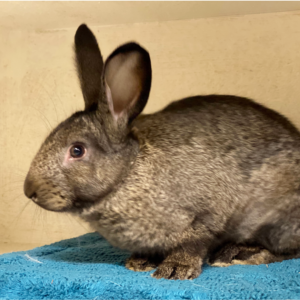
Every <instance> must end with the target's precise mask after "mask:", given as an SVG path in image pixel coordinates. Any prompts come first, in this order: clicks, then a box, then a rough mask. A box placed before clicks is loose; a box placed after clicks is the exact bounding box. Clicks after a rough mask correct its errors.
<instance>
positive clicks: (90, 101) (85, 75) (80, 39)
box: [75, 24, 103, 110]
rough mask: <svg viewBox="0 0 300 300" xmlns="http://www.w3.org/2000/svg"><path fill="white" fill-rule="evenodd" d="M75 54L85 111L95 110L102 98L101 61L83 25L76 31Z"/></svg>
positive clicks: (86, 28) (92, 37) (91, 35)
mask: <svg viewBox="0 0 300 300" xmlns="http://www.w3.org/2000/svg"><path fill="white" fill-rule="evenodd" d="M75 53H76V62H77V71H78V77H79V80H80V84H81V90H82V93H83V97H84V102H85V110H94V109H97V107H98V104H99V102H100V101H101V97H102V92H101V87H102V79H101V78H102V71H103V59H102V56H101V52H100V49H99V47H98V43H97V40H96V38H95V36H94V35H93V33H92V32H91V30H90V29H89V28H88V27H87V26H86V25H85V24H82V25H80V26H79V27H78V29H77V31H76V34H75Z"/></svg>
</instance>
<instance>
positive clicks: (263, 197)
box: [24, 25, 300, 279]
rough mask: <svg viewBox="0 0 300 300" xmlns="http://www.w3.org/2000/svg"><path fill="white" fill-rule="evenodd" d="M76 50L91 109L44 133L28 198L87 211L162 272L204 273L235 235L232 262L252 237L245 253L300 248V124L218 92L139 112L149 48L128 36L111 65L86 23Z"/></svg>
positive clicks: (279, 254) (140, 264)
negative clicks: (151, 111)
mask: <svg viewBox="0 0 300 300" xmlns="http://www.w3.org/2000/svg"><path fill="white" fill-rule="evenodd" d="M75 51H76V58H77V67H78V74H79V78H80V83H81V89H82V93H83V97H84V101H85V110H84V111H80V112H77V113H75V114H74V115H72V116H71V117H70V118H68V119H67V120H66V121H64V122H62V123H61V124H60V125H58V127H57V128H56V129H55V130H54V131H53V132H52V133H51V134H50V135H49V136H48V137H47V139H46V140H45V142H44V143H43V145H42V146H41V148H40V150H39V152H38V153H37V155H36V157H35V158H34V160H33V162H32V165H31V168H30V170H29V173H28V175H27V178H26V181H25V185H24V191H25V194H26V196H27V197H29V198H31V199H32V200H33V201H34V202H35V203H36V204H38V205H39V206H41V207H43V208H45V209H47V210H52V211H60V212H68V213H72V214H76V215H79V216H80V217H81V218H82V219H83V220H85V221H87V222H89V223H90V224H91V225H92V226H93V228H94V229H95V230H97V231H98V232H99V233H100V234H101V235H102V236H103V237H104V238H106V239H107V240H108V241H109V242H110V243H111V244H112V245H114V246H116V247H120V248H123V249H127V250H129V251H131V252H132V257H131V258H130V259H128V261H127V263H126V266H127V268H129V269H132V270H136V271H145V270H150V269H152V268H157V269H156V271H155V272H154V273H153V276H154V277H156V278H169V279H192V278H196V277H197V276H199V274H200V273H201V266H202V264H203V262H204V261H205V259H207V258H210V257H213V256H212V254H213V253H215V252H216V250H217V249H219V248H220V247H223V245H225V244H226V243H233V248H232V246H230V247H229V248H226V247H225V248H223V250H224V249H225V250H226V249H227V250H228V249H229V252H228V251H227V252H226V251H225V252H226V253H227V254H228V253H229V255H227V256H226V255H225V256H224V251H223V252H222V250H221V254H219V258H218V257H217V258H214V259H215V260H218V259H219V260H220V259H221V260H222V259H223V260H224V261H225V262H226V264H231V263H234V261H233V260H234V258H235V257H236V255H238V253H240V252H243V251H244V250H243V249H245V248H243V247H245V245H254V246H255V247H254V248H255V249H259V250H257V251H256V250H255V251H252V250H253V249H252V250H251V249H250V248H249V249H250V250H249V251H250V252H249V251H248V252H249V253H250V255H248V256H247V255H246V256H245V255H242V256H243V257H244V259H245V257H246V259H245V260H244V263H266V262H272V261H277V260H281V259H285V258H293V257H297V250H298V249H299V247H300V235H299V233H300V134H299V132H298V130H297V129H296V128H295V127H294V126H293V125H292V124H291V123H290V122H289V121H288V120H287V119H286V118H284V117H283V116H281V115H279V114H278V113H276V112H275V111H273V110H270V109H267V108H265V107H263V106H261V105H259V104H257V103H255V102H253V101H251V100H248V99H245V98H241V97H235V96H221V95H210V96H197V97H192V98H187V99H182V100H180V101H177V102H173V103H172V104H170V105H169V106H167V107H166V108H165V109H163V110H162V111H160V112H157V113H155V114H151V115H141V116H139V117H138V115H139V114H140V113H141V112H142V110H143V108H144V107H145V105H146V102H147V99H148V96H149V92H150V87H151V62H150V57H149V54H148V52H147V51H146V50H144V49H143V48H142V47H140V46H139V45H137V44H136V43H128V44H125V45H123V46H121V47H119V48H117V49H116V50H115V51H114V52H113V53H112V54H111V55H110V56H109V57H108V59H107V60H106V62H105V64H103V61H102V57H101V53H100V50H99V48H98V45H97V41H96V39H95V37H94V35H93V34H92V32H91V31H90V30H89V29H88V27H87V26H86V25H81V26H80V27H79V28H78V30H77V32H76V35H75ZM257 247H260V248H257ZM232 249H233V250H232ZM251 251H252V252H251ZM266 251H267V252H266ZM246 252H247V251H246ZM253 253H255V255H256V257H255V258H256V259H254V260H253V257H252V260H251V259H250V260H249V261H247V259H248V257H251V254H253ZM266 253H268V255H266ZM257 257H258V258H259V259H260V260H259V259H257ZM219 265H220V264H219Z"/></svg>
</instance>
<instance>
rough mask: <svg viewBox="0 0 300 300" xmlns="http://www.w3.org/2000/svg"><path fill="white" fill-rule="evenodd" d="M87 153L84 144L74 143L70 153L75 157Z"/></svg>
mask: <svg viewBox="0 0 300 300" xmlns="http://www.w3.org/2000/svg"><path fill="white" fill-rule="evenodd" d="M84 154H85V149H84V147H83V146H82V145H74V146H72V147H71V148H70V155H71V157H73V158H81V157H83V155H84Z"/></svg>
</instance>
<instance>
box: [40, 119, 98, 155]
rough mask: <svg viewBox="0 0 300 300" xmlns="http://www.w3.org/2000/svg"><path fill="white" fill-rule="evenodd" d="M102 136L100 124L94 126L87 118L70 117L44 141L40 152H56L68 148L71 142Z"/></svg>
mask: <svg viewBox="0 0 300 300" xmlns="http://www.w3.org/2000/svg"><path fill="white" fill-rule="evenodd" d="M101 134H102V128H101V126H100V124H99V123H98V124H95V122H93V121H92V120H91V119H90V118H89V117H88V116H77V117H76V118H74V117H71V118H69V119H67V120H66V121H64V122H63V123H61V124H59V125H58V126H57V128H55V129H54V131H53V132H52V133H51V134H50V135H49V137H48V138H47V139H46V140H45V142H44V145H43V147H42V148H41V150H42V151H43V152H49V151H50V152H56V151H57V150H58V149H59V148H65V147H68V146H69V144H70V143H72V142H80V141H84V140H85V139H90V137H91V136H94V137H95V138H99V136H101Z"/></svg>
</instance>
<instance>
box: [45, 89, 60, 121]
mask: <svg viewBox="0 0 300 300" xmlns="http://www.w3.org/2000/svg"><path fill="white" fill-rule="evenodd" d="M41 87H42V88H43V90H44V91H45V92H46V93H47V95H48V97H49V99H50V101H51V103H52V105H53V107H54V110H55V114H56V122H57V123H58V114H57V110H56V106H55V104H54V101H53V99H52V97H51V95H50V93H49V92H48V90H47V89H46V88H45V86H44V85H43V84H41Z"/></svg>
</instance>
